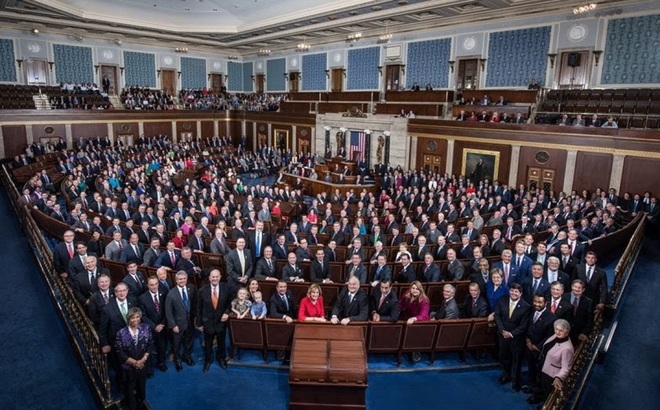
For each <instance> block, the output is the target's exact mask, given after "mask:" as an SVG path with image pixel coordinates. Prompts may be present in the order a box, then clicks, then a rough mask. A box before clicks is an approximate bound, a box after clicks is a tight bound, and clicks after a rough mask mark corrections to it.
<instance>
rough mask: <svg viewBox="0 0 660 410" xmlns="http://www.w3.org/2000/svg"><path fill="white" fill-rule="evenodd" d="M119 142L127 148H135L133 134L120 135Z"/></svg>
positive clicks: (118, 136)
mask: <svg viewBox="0 0 660 410" xmlns="http://www.w3.org/2000/svg"><path fill="white" fill-rule="evenodd" d="M117 141H120V142H121V143H123V144H124V146H125V147H130V146H133V134H119V135H117Z"/></svg>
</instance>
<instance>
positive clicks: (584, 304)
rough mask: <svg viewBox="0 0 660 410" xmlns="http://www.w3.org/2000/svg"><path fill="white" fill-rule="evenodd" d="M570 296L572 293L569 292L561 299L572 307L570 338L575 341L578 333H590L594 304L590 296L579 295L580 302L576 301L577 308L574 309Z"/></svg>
mask: <svg viewBox="0 0 660 410" xmlns="http://www.w3.org/2000/svg"><path fill="white" fill-rule="evenodd" d="M572 297H573V294H572V293H570V292H569V293H566V294H564V296H562V300H564V301H566V302H567V303H568V305H569V306H570V307H571V308H572V309H573V316H572V317H573V320H572V321H571V339H572V340H573V341H576V340H577V337H578V336H579V335H581V334H585V335H589V333H591V327H592V326H593V320H594V306H593V302H592V300H591V299H590V298H588V297H586V296H584V295H582V296H581V297H580V302H579V303H578V308H577V309H575V308H574V307H573V304H572Z"/></svg>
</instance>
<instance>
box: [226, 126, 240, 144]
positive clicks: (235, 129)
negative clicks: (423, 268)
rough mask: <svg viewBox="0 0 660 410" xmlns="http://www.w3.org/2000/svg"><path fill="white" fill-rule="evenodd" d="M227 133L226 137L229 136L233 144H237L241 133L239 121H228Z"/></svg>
mask: <svg viewBox="0 0 660 410" xmlns="http://www.w3.org/2000/svg"><path fill="white" fill-rule="evenodd" d="M228 131H229V134H228V135H227V136H228V137H231V141H232V143H233V144H238V143H239V142H240V141H241V135H242V134H243V127H242V123H241V121H230V122H229V130H228Z"/></svg>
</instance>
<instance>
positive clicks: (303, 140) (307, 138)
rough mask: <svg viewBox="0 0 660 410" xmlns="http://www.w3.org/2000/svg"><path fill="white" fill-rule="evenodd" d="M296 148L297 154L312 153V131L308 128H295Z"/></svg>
mask: <svg viewBox="0 0 660 410" xmlns="http://www.w3.org/2000/svg"><path fill="white" fill-rule="evenodd" d="M296 138H297V139H298V142H296V144H297V145H296V146H297V147H298V152H300V151H303V152H312V129H311V128H310V127H297V128H296Z"/></svg>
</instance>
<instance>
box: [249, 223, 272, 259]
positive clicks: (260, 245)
mask: <svg viewBox="0 0 660 410" xmlns="http://www.w3.org/2000/svg"><path fill="white" fill-rule="evenodd" d="M247 239H248V242H247V247H248V248H249V249H250V251H251V253H252V256H253V257H254V260H257V261H258V260H259V258H261V257H262V256H263V254H264V248H265V247H266V245H269V244H270V241H271V239H270V234H269V233H268V232H265V231H264V223H263V221H257V222H256V226H255V229H254V230H253V231H249V232H248V235H247Z"/></svg>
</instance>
